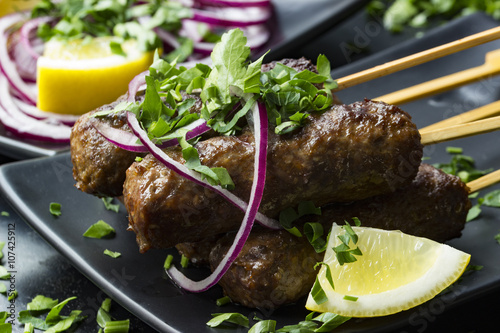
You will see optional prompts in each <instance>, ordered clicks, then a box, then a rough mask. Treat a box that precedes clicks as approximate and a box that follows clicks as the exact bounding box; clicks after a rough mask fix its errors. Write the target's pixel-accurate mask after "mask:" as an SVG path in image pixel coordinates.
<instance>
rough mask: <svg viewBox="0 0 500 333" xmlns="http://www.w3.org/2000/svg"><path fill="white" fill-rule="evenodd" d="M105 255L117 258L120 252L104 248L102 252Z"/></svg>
mask: <svg viewBox="0 0 500 333" xmlns="http://www.w3.org/2000/svg"><path fill="white" fill-rule="evenodd" d="M103 253H104V254H105V255H107V256H109V257H111V258H115V259H116V258H119V257H121V255H122V254H121V253H120V252H115V251H111V250H108V249H105V250H104V252H103Z"/></svg>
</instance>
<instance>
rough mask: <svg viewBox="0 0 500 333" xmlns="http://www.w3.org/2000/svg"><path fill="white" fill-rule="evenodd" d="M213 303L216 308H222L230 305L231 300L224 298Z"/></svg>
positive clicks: (227, 297)
mask: <svg viewBox="0 0 500 333" xmlns="http://www.w3.org/2000/svg"><path fill="white" fill-rule="evenodd" d="M215 303H216V304H217V306H223V305H226V304H229V303H231V299H230V298H229V296H224V297H221V298H218V299H217V301H216V302H215Z"/></svg>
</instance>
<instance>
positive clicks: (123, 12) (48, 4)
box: [31, 0, 193, 61]
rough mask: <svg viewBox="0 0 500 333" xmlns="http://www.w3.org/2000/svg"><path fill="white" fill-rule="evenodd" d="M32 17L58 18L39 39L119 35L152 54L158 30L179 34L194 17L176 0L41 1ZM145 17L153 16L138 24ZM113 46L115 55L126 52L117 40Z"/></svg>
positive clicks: (42, 29) (41, 31)
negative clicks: (132, 39) (135, 42)
mask: <svg viewBox="0 0 500 333" xmlns="http://www.w3.org/2000/svg"><path fill="white" fill-rule="evenodd" d="M31 15H32V17H39V16H51V17H54V18H55V19H56V20H55V21H56V22H55V24H52V22H49V23H46V24H42V25H40V27H39V29H38V36H39V37H40V38H42V39H43V40H44V41H47V40H49V39H51V38H62V39H76V38H78V39H84V38H92V37H102V36H116V37H119V38H121V39H123V40H124V39H129V38H134V39H136V40H137V41H138V44H139V48H140V49H141V50H142V51H150V50H154V49H156V48H160V47H161V40H160V39H159V37H158V36H157V35H156V33H155V32H154V29H155V28H157V27H159V28H161V29H164V30H167V31H177V30H179V28H180V27H181V26H182V22H181V20H182V19H184V18H190V17H192V15H193V14H192V11H191V9H189V8H187V7H184V6H183V5H182V4H180V3H179V2H175V1H156V0H149V1H133V0H108V1H98V0H89V1H73V0H64V1H51V0H42V1H40V2H39V3H38V4H37V5H36V6H35V7H34V9H33V10H32V13H31ZM142 16H151V19H150V20H148V21H146V22H141V23H139V18H140V17H142ZM110 46H111V49H112V50H113V51H114V52H116V54H120V53H121V52H123V51H121V47H120V45H119V41H118V42H117V41H114V42H113V43H112V44H111V45H110ZM189 54H190V53H189ZM189 54H188V55H189ZM183 59H185V58H183ZM181 61H182V60H181Z"/></svg>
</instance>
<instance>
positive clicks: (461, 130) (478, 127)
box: [420, 116, 500, 145]
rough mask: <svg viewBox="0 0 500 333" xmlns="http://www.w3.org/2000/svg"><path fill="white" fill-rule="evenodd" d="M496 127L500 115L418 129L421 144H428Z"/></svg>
mask: <svg viewBox="0 0 500 333" xmlns="http://www.w3.org/2000/svg"><path fill="white" fill-rule="evenodd" d="M498 129H500V116H497V117H493V118H488V119H482V120H477V121H474V122H472V123H467V124H460V125H454V126H450V127H445V128H440V129H436V130H431V131H420V135H421V142H422V144H423V145H430V144H434V143H438V142H444V141H449V140H454V139H459V138H465V137H468V136H472V135H476V134H482V133H488V132H493V131H496V130H498Z"/></svg>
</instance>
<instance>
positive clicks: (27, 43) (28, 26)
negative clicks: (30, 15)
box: [21, 16, 54, 60]
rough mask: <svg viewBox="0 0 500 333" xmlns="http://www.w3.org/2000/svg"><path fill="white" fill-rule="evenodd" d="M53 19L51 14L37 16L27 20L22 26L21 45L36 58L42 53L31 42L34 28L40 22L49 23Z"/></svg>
mask: <svg viewBox="0 0 500 333" xmlns="http://www.w3.org/2000/svg"><path fill="white" fill-rule="evenodd" d="M53 20H54V18H52V17H49V16H44V17H37V18H34V19H31V20H29V21H27V22H26V23H24V24H23V26H22V27H21V45H22V46H23V47H24V49H25V50H26V52H28V54H29V55H30V56H31V57H32V58H33V59H35V60H36V59H38V57H39V56H40V54H39V53H38V52H37V51H36V50H35V49H34V48H33V45H32V43H31V41H32V37H31V33H32V32H33V31H34V29H36V28H38V26H39V25H40V24H43V23H47V22H50V21H53Z"/></svg>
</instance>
